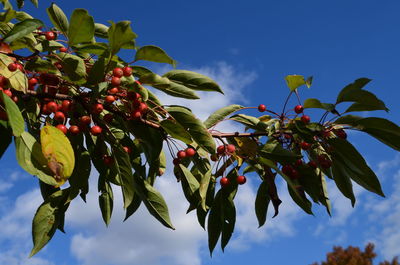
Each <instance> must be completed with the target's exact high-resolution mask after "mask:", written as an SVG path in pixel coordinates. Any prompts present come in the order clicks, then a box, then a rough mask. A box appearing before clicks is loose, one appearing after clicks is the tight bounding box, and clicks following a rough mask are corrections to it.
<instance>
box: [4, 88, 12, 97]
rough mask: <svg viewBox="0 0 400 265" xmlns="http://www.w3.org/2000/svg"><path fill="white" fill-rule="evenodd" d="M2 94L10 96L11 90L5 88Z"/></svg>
mask: <svg viewBox="0 0 400 265" xmlns="http://www.w3.org/2000/svg"><path fill="white" fill-rule="evenodd" d="M3 92H4V94H6V95H7V96H9V97H10V98H11V97H12V95H13V94H12V92H11V90H9V89H7V90H3Z"/></svg>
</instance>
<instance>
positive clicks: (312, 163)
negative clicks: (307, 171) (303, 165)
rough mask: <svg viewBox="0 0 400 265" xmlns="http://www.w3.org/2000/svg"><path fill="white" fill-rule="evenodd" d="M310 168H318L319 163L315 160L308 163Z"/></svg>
mask: <svg viewBox="0 0 400 265" xmlns="http://www.w3.org/2000/svg"><path fill="white" fill-rule="evenodd" d="M307 164H308V165H309V166H310V167H312V168H317V162H315V161H314V160H311V161H310V162H308V163H307Z"/></svg>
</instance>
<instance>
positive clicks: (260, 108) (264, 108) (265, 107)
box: [258, 104, 267, 112]
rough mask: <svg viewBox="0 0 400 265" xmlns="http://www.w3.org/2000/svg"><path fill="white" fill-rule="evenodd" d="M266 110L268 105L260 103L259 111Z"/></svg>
mask: <svg viewBox="0 0 400 265" xmlns="http://www.w3.org/2000/svg"><path fill="white" fill-rule="evenodd" d="M266 110H267V106H265V105H264V104H260V105H258V111H259V112H264V111H266Z"/></svg>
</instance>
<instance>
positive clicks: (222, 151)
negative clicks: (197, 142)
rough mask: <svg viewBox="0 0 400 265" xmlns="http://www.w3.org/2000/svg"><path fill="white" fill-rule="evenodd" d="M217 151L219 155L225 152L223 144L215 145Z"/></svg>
mask: <svg viewBox="0 0 400 265" xmlns="http://www.w3.org/2000/svg"><path fill="white" fill-rule="evenodd" d="M217 153H218V154H219V155H223V154H225V145H220V146H218V147H217Z"/></svg>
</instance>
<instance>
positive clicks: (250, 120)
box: [229, 114, 268, 131]
mask: <svg viewBox="0 0 400 265" xmlns="http://www.w3.org/2000/svg"><path fill="white" fill-rule="evenodd" d="M229 119H230V120H234V121H237V122H240V123H241V124H243V125H246V126H247V127H249V128H251V129H254V130H259V131H265V130H267V129H268V125H267V123H265V122H262V121H260V120H259V119H258V118H256V117H253V116H249V115H245V114H236V115H233V116H231V117H230V118H229Z"/></svg>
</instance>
